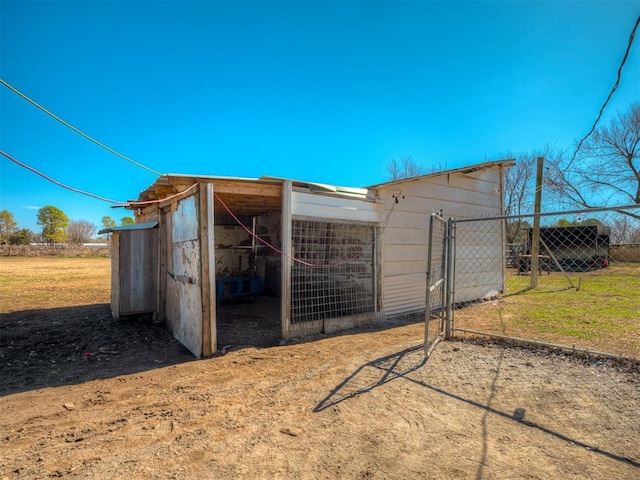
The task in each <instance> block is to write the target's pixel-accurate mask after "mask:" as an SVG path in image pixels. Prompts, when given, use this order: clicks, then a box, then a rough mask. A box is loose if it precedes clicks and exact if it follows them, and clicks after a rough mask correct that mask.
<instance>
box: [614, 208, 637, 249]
mask: <svg viewBox="0 0 640 480" xmlns="http://www.w3.org/2000/svg"><path fill="white" fill-rule="evenodd" d="M610 226H611V243H612V244H614V245H615V244H624V243H640V221H638V220H637V219H635V218H630V217H629V216H628V215H619V216H617V217H616V218H615V219H614V220H613V221H612V222H611V225H610Z"/></svg>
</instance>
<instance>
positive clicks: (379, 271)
mask: <svg viewBox="0 0 640 480" xmlns="http://www.w3.org/2000/svg"><path fill="white" fill-rule="evenodd" d="M509 165H510V162H508V161H498V162H489V163H484V164H480V165H475V166H471V167H466V168H461V169H456V170H449V171H445V172H439V173H434V174H429V175H424V176H420V177H415V178H411V179H406V180H401V181H395V182H387V183H383V184H379V185H374V186H371V187H368V188H347V187H336V186H331V185H324V184H318V183H311V182H301V181H295V180H287V179H280V178H274V177H261V178H255V179H247V178H229V177H214V176H196V175H174V174H168V175H163V176H161V177H159V178H158V179H157V180H156V182H154V183H153V184H152V185H151V186H150V187H149V188H147V189H146V190H144V191H143V192H142V193H141V194H140V197H139V201H138V202H135V203H132V204H131V206H130V207H129V208H131V209H133V210H134V211H135V217H136V222H138V223H139V224H146V225H147V226H148V225H154V230H157V242H156V245H157V246H156V249H155V252H156V253H155V259H156V260H155V262H156V265H155V267H154V268H153V269H149V270H148V272H149V275H155V277H156V278H155V287H154V288H155V292H154V294H153V295H152V297H153V298H152V303H153V304H154V309H153V313H154V315H155V317H156V318H157V319H158V320H160V321H164V322H166V324H167V326H168V327H169V329H170V330H171V331H172V332H173V334H174V336H175V337H176V338H177V339H178V340H179V341H180V342H182V343H183V344H184V345H185V346H186V347H187V348H188V349H189V350H191V352H193V353H194V354H195V355H196V356H201V355H210V354H211V353H213V352H214V351H215V350H216V349H217V348H218V344H221V345H222V344H224V343H225V340H221V339H220V338H219V337H220V335H221V333H220V332H222V331H223V330H222V328H223V327H224V328H225V329H232V330H235V331H242V332H243V333H242V335H244V336H245V337H247V338H244V339H242V338H240V339H238V336H237V335H236V336H235V337H234V341H236V342H238V341H239V342H240V343H244V344H247V343H251V339H250V338H248V337H250V336H251V335H257V334H258V333H259V332H260V331H262V330H261V329H262V328H263V327H264V325H262V324H258V323H256V322H254V321H253V320H252V319H251V318H245V317H247V315H245V314H244V313H238V312H246V310H242V309H243V308H246V304H247V303H250V304H251V305H252V307H251V308H252V309H253V310H252V311H253V312H254V313H255V314H256V315H257V316H260V318H261V319H262V320H260V321H261V322H263V323H264V324H267V323H268V324H269V328H271V329H272V330H273V331H275V332H276V333H277V337H278V338H284V339H289V338H292V337H296V336H304V335H310V334H314V333H330V332H333V331H336V330H340V329H346V328H351V327H354V326H358V325H363V324H366V323H372V322H376V321H377V320H380V319H382V318H384V317H385V316H394V315H400V314H404V313H410V312H415V311H419V310H423V309H424V308H425V292H426V283H425V268H426V257H427V238H428V225H429V217H430V214H431V213H433V212H438V211H441V210H442V211H443V212H444V215H445V216H455V217H477V216H485V215H487V216H492V215H493V216H495V215H500V214H502V210H503V204H502V184H503V172H504V168H505V167H507V166H509ZM150 222H152V223H150ZM155 222H157V227H156V226H155ZM114 234H116V231H115V230H114ZM120 235H122V232H120ZM503 237H504V232H503V229H502V226H501V223H500V222H498V223H496V228H495V229H494V231H492V232H490V233H489V234H487V235H485V236H484V237H483V238H478V239H476V240H475V241H477V242H483V247H485V248H486V243H487V242H489V243H490V244H491V248H492V249H493V250H494V251H495V258H494V259H489V260H487V262H486V265H484V266H483V267H482V269H487V270H491V271H492V273H496V272H498V273H499V275H497V277H496V275H492V276H491V278H499V279H500V281H498V282H496V281H494V282H493V284H489V283H488V282H486V281H483V279H484V278H487V275H485V272H483V271H474V272H457V273H461V274H462V275H463V277H464V278H465V279H466V280H465V282H463V283H462V284H460V283H458V287H457V288H458V292H456V298H457V299H458V298H464V299H470V298H475V299H478V298H484V297H486V296H489V295H491V293H492V292H496V291H501V290H503V288H504V269H505V266H504V248H503V244H504V242H503ZM117 248H118V249H119V254H118V256H116V257H114V259H113V262H114V268H113V274H114V275H116V274H117V275H120V276H121V275H122V273H121V272H122V271H123V268H124V266H123V262H124V261H125V258H131V259H133V258H135V257H136V255H138V254H139V253H140V252H137V251H134V250H135V249H140V248H142V249H144V250H145V251H147V250H146V247H142V246H140V245H137V246H136V244H135V243H134V242H129V243H126V245H125V243H124V242H123V241H120V242H119V243H118V247H117ZM123 248H128V249H132V251H131V252H129V253H128V257H125V256H123V253H122V250H123ZM473 249H474V245H472V244H470V245H466V246H464V248H460V252H462V253H461V255H463V256H464V255H473ZM465 252H466V253H465ZM116 263H117V265H116ZM482 269H480V270H482ZM129 285H130V283H129ZM124 288H125V285H124V284H123V283H122V282H120V283H119V288H118V293H116V294H115V295H117V296H120V299H117V298H116V299H114V298H112V310H113V312H114V315H115V316H116V317H117V316H118V315H119V313H122V309H121V308H118V305H122V303H123V301H122V298H123V297H124V296H125V295H128V296H135V295H136V293H135V292H134V291H133V287H132V286H130V287H129V289H130V291H129V292H124V291H123V289H124ZM274 299H275V301H274ZM254 320H255V319H254ZM224 331H225V332H227V331H229V330H224Z"/></svg>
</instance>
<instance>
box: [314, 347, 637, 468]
mask: <svg viewBox="0 0 640 480" xmlns="http://www.w3.org/2000/svg"><path fill="white" fill-rule="evenodd" d="M504 348H509V347H508V346H504ZM423 350H424V346H423V345H417V346H414V347H410V348H407V349H404V350H401V351H399V352H396V353H393V354H391V355H386V356H384V357H380V358H377V359H375V360H372V361H370V362H367V363H364V364H362V365H360V366H359V367H358V368H357V369H355V370H354V371H353V372H352V373H351V374H350V375H348V376H347V377H345V378H344V380H342V381H341V382H340V383H338V384H337V385H336V386H335V387H334V388H332V389H331V391H330V392H329V394H328V395H327V396H326V397H325V398H323V399H322V400H321V401H320V402H319V403H318V404H317V405H316V406H315V408H314V409H313V411H314V412H315V413H319V412H322V411H323V410H326V409H328V408H331V407H334V406H335V405H338V404H340V403H342V402H345V401H349V400H350V399H352V398H357V397H358V396H360V395H362V394H365V393H369V392H371V391H373V390H375V389H376V388H378V387H381V386H383V385H384V384H386V383H388V382H391V381H393V380H396V381H406V382H410V383H413V384H415V385H419V386H421V387H423V388H425V389H427V390H430V391H432V392H435V393H437V394H439V395H442V396H443V397H446V398H449V399H453V400H456V401H459V402H464V403H466V404H468V405H470V406H472V407H474V408H477V409H479V410H480V411H482V412H483V417H482V453H481V458H480V461H479V462H478V463H479V465H480V466H479V469H478V471H477V472H476V479H478V480H479V479H482V478H484V475H483V465H484V463H485V462H486V458H487V442H488V436H487V418H488V416H490V415H495V416H498V417H502V418H504V419H508V420H511V421H513V422H517V423H519V424H521V425H522V426H523V428H530V429H533V430H538V431H540V432H543V433H545V434H547V435H550V436H552V437H555V438H558V439H560V440H562V441H565V442H567V443H569V444H571V445H577V446H579V447H582V448H586V449H588V450H590V451H593V452H595V453H596V454H598V455H602V456H604V457H607V458H610V459H612V460H615V461H618V462H622V463H626V464H629V465H632V466H633V467H635V468H640V463H638V462H637V461H635V460H633V459H632V458H629V457H625V456H622V455H618V454H615V453H612V452H609V451H606V450H603V449H600V448H598V446H597V445H590V444H587V443H585V442H582V441H580V440H578V439H576V438H572V437H570V436H569V435H567V434H564V433H562V432H559V431H556V430H554V429H551V428H548V427H545V426H544V425H539V424H537V423H535V422H532V421H528V420H525V419H524V414H525V410H524V409H523V408H516V409H515V410H514V411H513V412H505V411H501V410H498V409H496V408H494V407H493V406H492V403H493V401H494V399H495V397H496V395H497V393H498V389H497V384H496V382H497V380H498V377H499V376H500V374H501V369H502V362H503V356H504V353H501V354H500V355H499V358H498V359H497V365H496V367H495V370H494V372H495V374H494V376H493V378H492V379H491V391H490V395H489V398H488V399H487V401H486V403H481V402H478V401H475V400H472V399H469V398H465V397H464V396H462V395H459V394H456V393H454V392H451V391H448V390H445V389H442V388H439V387H437V386H434V385H431V384H430V383H428V382H426V381H425V380H424V371H423V367H424V366H425V365H426V363H427V362H428V358H425V357H424V354H423ZM421 372H422V373H423V375H419V373H421Z"/></svg>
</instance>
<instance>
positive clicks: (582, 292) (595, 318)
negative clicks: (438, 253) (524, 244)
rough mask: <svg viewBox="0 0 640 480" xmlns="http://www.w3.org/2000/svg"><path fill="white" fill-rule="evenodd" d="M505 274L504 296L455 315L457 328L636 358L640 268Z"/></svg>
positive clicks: (639, 347) (639, 326)
mask: <svg viewBox="0 0 640 480" xmlns="http://www.w3.org/2000/svg"><path fill="white" fill-rule="evenodd" d="M570 278H571V281H572V282H573V284H574V285H575V286H576V287H578V286H579V288H577V289H576V288H571V284H570V283H569V281H568V280H567V278H566V277H565V276H564V275H563V274H562V273H551V274H550V275H547V274H546V273H543V274H541V275H540V277H539V283H538V287H537V288H535V289H531V288H529V285H530V281H531V278H530V277H529V276H526V275H517V274H516V273H515V271H514V270H510V271H509V275H508V278H507V291H506V294H505V295H503V296H502V298H501V299H500V300H498V301H494V302H488V303H484V304H481V305H476V306H472V307H468V308H463V309H460V310H457V311H456V312H455V326H456V327H458V328H467V329H471V330H481V331H485V332H489V333H495V334H501V335H509V336H514V337H520V338H526V339H531V340H538V341H544V342H551V343H558V344H562V345H567V346H570V347H571V346H576V347H581V348H587V349H589V350H599V351H603V352H607V353H615V354H619V355H624V356H630V357H634V358H638V357H640V343H639V337H640V264H637V263H627V264H625V263H614V264H613V265H612V266H611V267H610V268H607V269H603V270H597V271H594V272H584V273H580V274H575V273H574V274H570Z"/></svg>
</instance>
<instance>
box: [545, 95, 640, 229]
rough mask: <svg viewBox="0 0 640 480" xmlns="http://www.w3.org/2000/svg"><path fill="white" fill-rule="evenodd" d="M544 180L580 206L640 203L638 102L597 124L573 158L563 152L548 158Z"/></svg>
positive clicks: (568, 202) (550, 186)
mask: <svg viewBox="0 0 640 480" xmlns="http://www.w3.org/2000/svg"><path fill="white" fill-rule="evenodd" d="M545 183H546V186H547V188H548V190H549V191H550V192H551V193H553V194H555V195H557V196H558V198H559V199H561V200H563V201H564V202H565V203H567V204H569V205H571V206H575V207H579V208H580V207H585V208H590V207H594V206H605V205H612V204H613V205H622V204H634V203H637V204H640V102H635V103H633V104H631V106H630V107H629V110H627V111H625V112H619V113H618V114H617V115H616V116H615V117H614V118H613V119H612V120H611V121H610V122H609V124H607V125H602V126H600V127H598V128H596V129H595V131H594V133H593V134H592V135H591V137H589V138H588V139H587V140H586V141H585V142H584V143H583V146H582V148H581V150H580V152H579V154H578V155H577V156H576V158H575V160H574V159H569V158H567V157H566V156H565V155H562V156H559V157H558V158H556V159H554V160H552V161H551V162H548V168H547V172H546V180H545ZM626 214H627V215H629V216H632V217H635V218H640V216H639V215H638V214H635V213H631V212H626Z"/></svg>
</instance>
